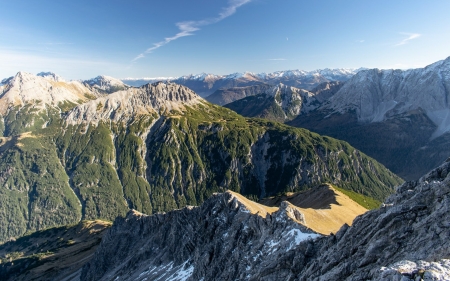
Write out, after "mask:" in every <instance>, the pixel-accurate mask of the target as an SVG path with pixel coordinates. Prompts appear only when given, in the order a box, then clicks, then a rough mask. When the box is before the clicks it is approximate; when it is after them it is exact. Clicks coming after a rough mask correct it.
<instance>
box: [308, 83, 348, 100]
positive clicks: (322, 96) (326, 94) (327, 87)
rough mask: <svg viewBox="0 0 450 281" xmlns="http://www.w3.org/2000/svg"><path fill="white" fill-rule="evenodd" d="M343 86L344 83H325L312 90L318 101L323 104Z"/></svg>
mask: <svg viewBox="0 0 450 281" xmlns="http://www.w3.org/2000/svg"><path fill="white" fill-rule="evenodd" d="M343 85H344V82H341V81H331V82H324V83H321V84H319V85H317V87H315V88H314V89H312V90H311V93H313V94H314V97H315V98H316V100H317V101H318V102H319V103H320V104H322V103H323V102H325V101H327V100H328V99H329V98H331V97H332V96H333V95H334V94H336V93H337V92H338V91H339V90H340V89H341V88H342V86H343Z"/></svg>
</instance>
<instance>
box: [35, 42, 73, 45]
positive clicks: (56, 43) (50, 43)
mask: <svg viewBox="0 0 450 281" xmlns="http://www.w3.org/2000/svg"><path fill="white" fill-rule="evenodd" d="M38 45H48V46H55V45H73V43H66V42H45V43H38Z"/></svg>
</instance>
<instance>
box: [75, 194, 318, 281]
mask: <svg viewBox="0 0 450 281" xmlns="http://www.w3.org/2000/svg"><path fill="white" fill-rule="evenodd" d="M287 209H288V208H287ZM285 213H286V208H285V209H279V210H277V208H267V207H265V206H262V205H259V204H257V203H255V202H251V201H250V200H248V199H246V198H244V197H243V196H241V195H239V194H236V193H233V192H226V193H222V194H215V195H213V196H212V197H210V198H209V199H208V200H207V201H205V202H204V203H203V204H202V206H200V207H187V208H184V209H181V210H176V211H172V212H169V213H166V214H157V215H154V216H146V215H143V214H139V213H136V212H129V213H128V216H127V217H126V218H125V219H124V218H119V219H117V220H116V221H115V223H114V225H113V227H112V229H111V231H109V232H108V233H107V234H106V235H105V238H104V239H103V241H102V243H101V245H100V247H99V248H98V250H97V252H96V254H95V255H94V257H93V259H92V260H91V261H90V262H89V263H88V264H87V265H86V266H85V267H84V268H83V273H82V276H81V279H82V280H99V279H102V278H103V279H105V280H154V279H156V278H157V277H158V278H161V280H169V279H170V280H244V279H245V280H249V279H251V278H252V277H253V276H255V275H257V274H258V273H259V272H261V270H263V268H265V267H269V268H273V267H274V265H275V264H278V263H280V260H278V258H275V257H280V256H283V255H285V254H286V253H288V254H289V255H293V254H294V253H295V251H296V250H295V249H298V247H299V245H300V244H301V243H302V242H306V244H308V243H311V242H312V241H313V239H316V238H318V237H320V235H318V234H316V233H314V232H313V231H311V230H309V229H307V228H306V227H303V226H302V225H300V224H298V223H297V222H296V221H295V220H293V219H292V218H291V217H290V215H286V214H285ZM286 271H289V270H284V269H280V270H279V271H278V272H275V273H273V272H272V273H267V275H268V276H267V278H270V277H272V278H273V277H276V276H278V277H280V276H283V275H284V274H286ZM272 280H273V279H272Z"/></svg>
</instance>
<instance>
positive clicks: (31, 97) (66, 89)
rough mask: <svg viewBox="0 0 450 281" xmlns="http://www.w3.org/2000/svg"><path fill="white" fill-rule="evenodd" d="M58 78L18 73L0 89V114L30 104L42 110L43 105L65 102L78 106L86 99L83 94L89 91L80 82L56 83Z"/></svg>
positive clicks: (55, 104) (56, 104)
mask: <svg viewBox="0 0 450 281" xmlns="http://www.w3.org/2000/svg"><path fill="white" fill-rule="evenodd" d="M49 77H51V78H49ZM58 77H59V76H57V75H55V76H54V77H53V76H51V75H47V76H46V77H45V78H44V77H42V76H37V75H33V74H31V73H27V72H18V73H17V74H16V75H15V76H14V77H13V78H10V79H8V80H7V81H6V84H5V85H4V86H2V88H1V90H2V92H1V95H0V101H1V106H0V113H1V114H4V113H5V112H6V111H7V109H8V108H9V107H10V106H23V105H26V104H32V105H33V106H34V107H36V108H44V107H45V105H51V106H58V105H59V104H60V103H65V102H70V103H74V104H78V103H79V102H80V101H85V100H87V99H88V98H87V97H86V96H85V94H87V93H90V91H89V89H87V88H86V87H84V86H83V85H82V84H81V83H80V82H78V81H71V82H61V81H56V80H55V79H58Z"/></svg>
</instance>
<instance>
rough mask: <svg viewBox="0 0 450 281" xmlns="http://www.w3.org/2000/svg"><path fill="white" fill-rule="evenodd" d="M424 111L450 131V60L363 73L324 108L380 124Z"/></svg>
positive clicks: (364, 71)
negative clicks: (415, 66)
mask: <svg viewBox="0 0 450 281" xmlns="http://www.w3.org/2000/svg"><path fill="white" fill-rule="evenodd" d="M419 107H420V108H422V109H423V110H425V112H426V113H427V115H428V117H429V118H430V119H431V120H432V121H433V122H434V123H435V124H436V126H437V127H438V128H437V130H436V132H435V133H434V135H433V137H438V136H440V135H442V134H443V133H445V132H448V131H450V58H447V59H446V60H443V61H439V62H436V63H434V64H431V65H429V66H427V67H425V68H417V69H411V70H406V71H403V70H399V69H396V70H393V69H390V70H379V69H369V70H362V71H360V72H358V73H357V74H356V75H355V76H353V77H352V78H351V79H350V80H349V81H347V82H346V83H345V85H344V86H343V87H342V88H341V89H340V90H339V91H338V92H337V93H336V94H335V95H334V96H332V97H331V98H330V99H329V100H328V103H327V105H325V106H324V109H331V110H332V111H335V112H340V113H344V112H348V111H351V110H355V111H356V113H357V118H358V121H360V122H367V123H371V122H380V121H384V120H386V119H388V118H389V117H390V116H393V115H398V114H402V113H405V112H408V111H411V110H415V109H418V108H419Z"/></svg>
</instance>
